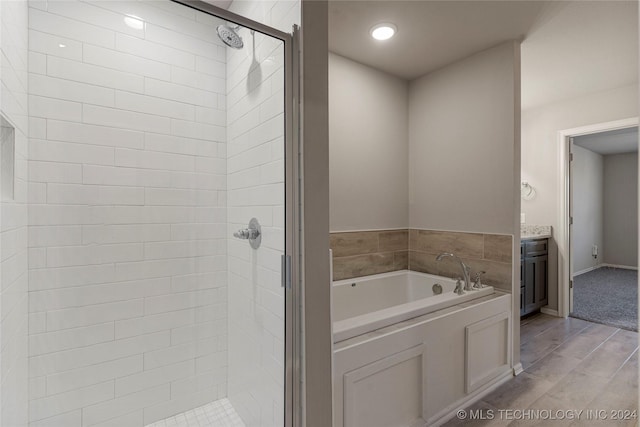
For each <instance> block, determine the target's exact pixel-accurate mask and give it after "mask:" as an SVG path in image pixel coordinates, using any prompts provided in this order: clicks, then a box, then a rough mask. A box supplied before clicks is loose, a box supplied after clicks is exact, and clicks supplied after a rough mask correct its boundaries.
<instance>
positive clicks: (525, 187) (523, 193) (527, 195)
mask: <svg viewBox="0 0 640 427" xmlns="http://www.w3.org/2000/svg"><path fill="white" fill-rule="evenodd" d="M535 196H536V189H535V188H533V187H532V186H531V185H530V184H529V183H528V182H526V181H522V183H521V184H520V197H522V200H531V199H533V198H534V197H535Z"/></svg>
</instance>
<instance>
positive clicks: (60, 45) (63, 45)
mask: <svg viewBox="0 0 640 427" xmlns="http://www.w3.org/2000/svg"><path fill="white" fill-rule="evenodd" d="M58 47H67V45H66V44H63V43H60V44H58Z"/></svg>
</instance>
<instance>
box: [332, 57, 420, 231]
mask: <svg viewBox="0 0 640 427" xmlns="http://www.w3.org/2000/svg"><path fill="white" fill-rule="evenodd" d="M408 106H409V105H408V83H407V82H406V81H405V80H402V79H399V78H397V77H394V76H391V75H388V74H385V73H383V72H381V71H378V70H375V69H373V68H371V67H368V66H365V65H362V64H359V63H357V62H354V61H352V60H350V59H347V58H344V57H342V56H339V55H336V54H333V53H331V54H329V155H330V159H329V170H330V172H329V176H330V185H331V192H330V196H331V198H330V212H331V216H330V224H331V231H332V232H336V231H355V230H380V229H392V228H408V226H409V212H408V209H409V206H408V202H409V200H408V180H407V170H408V166H409V156H408V144H409V141H408V114H409V112H408Z"/></svg>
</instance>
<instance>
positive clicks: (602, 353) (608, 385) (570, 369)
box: [445, 314, 638, 427]
mask: <svg viewBox="0 0 640 427" xmlns="http://www.w3.org/2000/svg"><path fill="white" fill-rule="evenodd" d="M520 337H521V361H522V365H523V368H524V372H523V373H521V374H520V375H518V376H517V377H514V378H513V379H511V380H509V381H508V382H507V383H505V384H503V385H501V386H500V387H499V388H498V389H496V390H495V391H493V392H492V393H491V394H489V395H487V396H485V397H484V398H483V399H482V400H481V401H480V402H478V403H476V404H475V405H473V406H471V407H470V408H467V419H464V420H462V419H458V418H457V417H455V418H454V419H453V420H451V421H449V422H448V423H446V424H445V426H447V427H451V426H462V425H464V426H468V425H472V426H492V427H493V426H496V427H498V426H510V427H515V426H559V427H560V426H571V427H580V426H600V427H608V426H635V425H636V422H637V420H636V419H627V420H612V417H615V416H616V415H622V416H623V418H624V416H628V415H629V413H631V412H632V411H637V409H638V333H637V332H630V331H626V330H623V329H617V328H614V327H611V326H605V325H599V324H596V323H591V322H587V321H584V320H579V319H574V318H568V319H561V318H557V317H553V316H548V315H545V314H539V315H536V316H533V317H530V318H528V319H524V320H522V323H521V334H520ZM528 409H533V410H535V409H539V410H547V411H544V412H539V413H538V415H536V413H535V412H534V411H526V414H527V415H525V412H521V413H515V412H512V413H509V412H507V411H505V410H528ZM478 410H482V412H478ZM500 410H503V411H500ZM568 410H572V411H580V410H582V411H583V412H582V413H581V414H579V413H578V412H572V414H573V416H576V417H577V416H578V415H580V419H562V420H560V419H557V418H558V417H565V416H567V415H566V414H567V412H566V411H568ZM589 410H591V412H588V411H589ZM471 411H473V413H474V415H476V416H478V415H479V414H481V415H480V416H481V417H483V418H485V419H484V420H470V419H468V417H469V416H470V415H471V414H472V412H471ZM596 411H600V412H596ZM612 411H614V412H612ZM625 411H626V412H625ZM491 415H493V419H486V418H491ZM603 415H606V416H607V419H606V420H596V418H598V417H600V418H602V416H603ZM525 416H530V417H537V418H538V419H535V420H527V419H524V417H525ZM551 416H554V417H555V418H556V419H553V420H549V419H547V420H544V419H540V418H549V417H551ZM589 417H590V418H591V419H590V420H589V419H587V418H589Z"/></svg>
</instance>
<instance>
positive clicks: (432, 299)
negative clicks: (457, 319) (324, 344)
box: [331, 270, 494, 343]
mask: <svg viewBox="0 0 640 427" xmlns="http://www.w3.org/2000/svg"><path fill="white" fill-rule="evenodd" d="M436 284H439V285H440V286H441V287H442V293H441V294H435V293H434V287H435V285H436ZM455 286H456V281H455V280H453V279H449V278H447V277H441V276H435V275H432V274H425V273H418V272H415V271H409V270H401V271H394V272H391V273H383V274H376V275H372V276H364V277H358V278H354V279H347V280H340V281H336V282H334V283H333V289H332V297H331V300H332V316H333V318H332V320H333V341H334V342H335V343H337V342H340V341H344V340H346V339H349V338H352V337H355V336H358V335H362V334H365V333H367V332H371V331H374V330H376V329H380V328H384V327H385V326H389V325H393V324H394V323H398V322H402V321H404V320H408V319H412V318H414V317H418V316H422V315H424V314H427V313H431V312H433V311H436V310H441V309H443V308H447V307H451V306H454V305H456V304H460V303H463V302H467V301H470V300H473V299H476V298H480V297H483V296H487V295H491V294H492V293H493V292H494V291H493V287H491V286H487V287H485V288H482V289H479V290H475V291H468V292H467V291H465V294H464V295H457V294H455V293H454V292H453V290H454V289H455Z"/></svg>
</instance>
